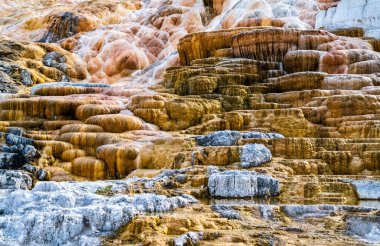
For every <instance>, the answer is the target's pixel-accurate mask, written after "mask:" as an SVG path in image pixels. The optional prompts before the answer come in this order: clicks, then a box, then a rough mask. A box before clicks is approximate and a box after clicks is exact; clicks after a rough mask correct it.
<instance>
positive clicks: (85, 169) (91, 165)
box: [72, 157, 107, 180]
mask: <svg viewBox="0 0 380 246" xmlns="http://www.w3.org/2000/svg"><path fill="white" fill-rule="evenodd" d="M72 173H73V174H74V175H77V176H80V177H84V178H88V179H90V180H99V179H105V178H107V171H106V164H105V163H104V161H102V160H99V159H96V158H95V157H78V158H76V159H75V160H74V161H73V164H72Z"/></svg>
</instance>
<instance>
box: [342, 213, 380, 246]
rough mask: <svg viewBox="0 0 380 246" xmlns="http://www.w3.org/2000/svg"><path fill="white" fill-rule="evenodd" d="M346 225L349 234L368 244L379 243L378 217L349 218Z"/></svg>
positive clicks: (379, 227) (379, 224) (379, 222)
mask: <svg viewBox="0 0 380 246" xmlns="http://www.w3.org/2000/svg"><path fill="white" fill-rule="evenodd" d="M347 225H348V232H349V234H351V235H356V236H358V237H359V238H361V239H363V240H365V241H367V242H370V243H374V244H377V243H380V216H354V217H350V218H348V221H347Z"/></svg>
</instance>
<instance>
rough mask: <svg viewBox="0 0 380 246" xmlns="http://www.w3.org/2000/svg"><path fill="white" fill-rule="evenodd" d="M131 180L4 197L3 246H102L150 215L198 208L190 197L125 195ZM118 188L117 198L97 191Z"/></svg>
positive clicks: (0, 200) (50, 186)
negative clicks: (138, 217)
mask: <svg viewBox="0 0 380 246" xmlns="http://www.w3.org/2000/svg"><path fill="white" fill-rule="evenodd" d="M129 182H130V181H97V182H60V183H56V182H39V183H37V185H36V186H35V188H34V189H33V190H32V191H25V190H16V191H8V192H6V193H3V194H0V211H2V213H3V215H2V216H0V242H4V243H5V244H6V245H73V246H74V245H92V246H93V245H100V237H102V236H107V235H109V234H110V233H112V232H114V231H116V230H117V229H118V228H120V227H121V226H124V225H126V224H128V223H129V222H130V221H131V219H132V218H133V217H134V216H136V215H138V214H144V213H148V212H149V213H162V212H166V211H170V210H173V209H176V208H178V207H184V206H186V205H187V204H190V203H193V202H194V200H195V199H194V198H193V197H191V196H189V195H183V196H176V197H170V198H169V197H166V196H163V195H155V194H140V195H135V196H133V197H131V196H128V195H123V194H122V192H121V191H123V190H125V188H126V187H128V185H129ZM109 185H112V191H113V192H115V193H116V194H115V195H114V196H111V197H108V196H103V195H99V194H97V191H98V190H100V189H104V188H105V187H107V186H109Z"/></svg>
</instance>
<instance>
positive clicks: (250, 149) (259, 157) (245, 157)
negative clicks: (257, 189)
mask: <svg viewBox="0 0 380 246" xmlns="http://www.w3.org/2000/svg"><path fill="white" fill-rule="evenodd" d="M271 160H272V153H271V152H270V150H269V149H268V148H267V147H265V145H263V144H246V145H244V146H243V148H241V150H240V161H241V166H242V167H243V168H249V167H260V166H262V165H263V164H265V163H267V162H270V161H271Z"/></svg>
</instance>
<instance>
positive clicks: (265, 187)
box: [208, 168, 280, 198]
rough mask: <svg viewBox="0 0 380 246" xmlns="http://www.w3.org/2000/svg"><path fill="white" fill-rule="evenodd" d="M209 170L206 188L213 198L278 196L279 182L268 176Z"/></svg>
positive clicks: (244, 172) (254, 173)
mask: <svg viewBox="0 0 380 246" xmlns="http://www.w3.org/2000/svg"><path fill="white" fill-rule="evenodd" d="M210 170H211V172H212V173H211V175H210V177H209V180H208V188H209V192H210V194H211V196H213V197H231V198H232V197H270V196H277V195H279V194H280V188H279V181H278V180H277V179H274V178H272V177H270V176H266V175H263V174H258V173H256V172H250V171H237V170H231V171H224V172H219V171H216V170H215V169H214V170H213V169H212V168H210V169H209V171H210Z"/></svg>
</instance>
